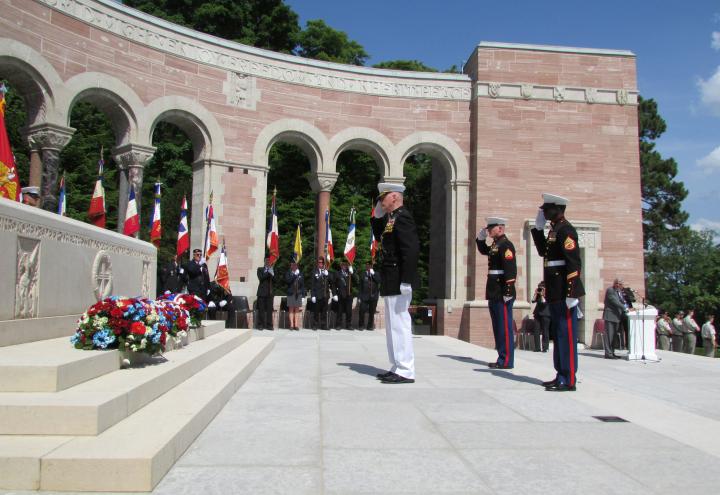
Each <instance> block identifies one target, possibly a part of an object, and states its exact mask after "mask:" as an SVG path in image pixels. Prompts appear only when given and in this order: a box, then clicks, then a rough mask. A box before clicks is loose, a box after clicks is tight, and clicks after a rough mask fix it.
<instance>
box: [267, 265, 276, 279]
mask: <svg viewBox="0 0 720 495" xmlns="http://www.w3.org/2000/svg"><path fill="white" fill-rule="evenodd" d="M268 272H270V275H272V276H273V277H274V276H275V270H273V267H270V268H268Z"/></svg>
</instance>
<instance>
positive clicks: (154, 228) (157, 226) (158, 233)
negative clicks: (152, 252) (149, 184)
mask: <svg viewBox="0 0 720 495" xmlns="http://www.w3.org/2000/svg"><path fill="white" fill-rule="evenodd" d="M160 184H161V183H160V182H156V183H155V209H154V210H153V216H152V220H151V222H150V242H152V243H153V244H154V245H155V247H158V248H159V247H160V240H161V239H162V224H161V222H160Z"/></svg>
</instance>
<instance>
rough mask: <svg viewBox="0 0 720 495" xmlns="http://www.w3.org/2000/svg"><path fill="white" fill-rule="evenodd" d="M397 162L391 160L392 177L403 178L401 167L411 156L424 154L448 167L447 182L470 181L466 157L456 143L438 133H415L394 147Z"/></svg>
mask: <svg viewBox="0 0 720 495" xmlns="http://www.w3.org/2000/svg"><path fill="white" fill-rule="evenodd" d="M396 149H397V150H398V156H397V160H393V162H392V165H393V167H394V168H393V170H392V176H393V177H403V176H404V174H403V170H402V167H403V165H404V164H405V160H407V159H408V158H409V157H410V156H411V155H414V154H415V153H426V154H428V155H430V156H432V157H433V158H437V159H439V160H440V162H441V163H442V164H443V165H444V166H446V167H448V168H447V171H448V172H450V175H449V177H448V178H449V180H451V181H458V180H460V181H466V180H469V179H470V168H469V166H468V161H467V157H466V156H465V153H464V152H463V150H462V149H461V148H460V146H458V144H457V142H455V141H454V140H453V139H450V138H449V137H447V136H445V135H444V134H440V133H438V132H416V133H414V134H411V135H409V136H408V137H406V138H405V139H403V140H402V141H400V142H399V143H398V144H397V145H396Z"/></svg>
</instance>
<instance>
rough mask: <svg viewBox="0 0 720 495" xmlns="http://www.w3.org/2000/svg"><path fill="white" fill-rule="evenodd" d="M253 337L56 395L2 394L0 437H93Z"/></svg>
mask: <svg viewBox="0 0 720 495" xmlns="http://www.w3.org/2000/svg"><path fill="white" fill-rule="evenodd" d="M220 323H222V322H220ZM251 335H252V331H251V330H235V329H233V330H224V331H222V332H219V333H217V334H215V335H212V336H211V337H210V338H206V339H203V340H198V341H197V342H194V343H193V344H191V345H189V346H187V347H184V348H182V349H181V350H178V351H175V352H168V353H166V354H165V355H164V356H162V357H160V356H158V357H155V358H153V362H151V363H148V364H147V365H145V366H142V367H134V368H128V369H118V370H116V371H113V372H111V373H108V374H106V375H103V376H100V377H98V378H94V379H92V380H88V381H86V382H83V383H80V384H79V385H76V386H74V387H72V388H69V389H66V390H61V391H59V392H2V393H0V434H2V435H97V434H98V433H100V432H102V431H104V430H105V429H107V428H109V427H110V426H112V425H114V424H116V423H117V422H119V421H121V420H123V419H124V418H126V417H128V416H129V415H131V414H133V413H134V412H135V411H137V410H139V409H140V408H142V407H143V406H144V405H146V404H148V403H149V402H151V401H153V400H154V399H156V398H158V397H159V396H161V395H162V394H164V393H166V392H167V391H168V390H171V389H172V388H173V387H175V386H177V385H178V384H180V383H182V382H183V381H185V380H187V379H188V378H190V377H191V376H193V375H194V374H195V373H198V372H199V371H201V370H202V369H204V368H205V367H207V366H208V365H210V364H212V363H213V362H215V361H216V360H218V359H220V358H221V357H222V356H224V355H225V354H227V353H228V352H230V351H231V350H233V349H234V348H236V347H238V346H239V345H240V344H242V343H243V342H245V341H247V340H248V339H249V338H250V337H251ZM88 352H89V351H88Z"/></svg>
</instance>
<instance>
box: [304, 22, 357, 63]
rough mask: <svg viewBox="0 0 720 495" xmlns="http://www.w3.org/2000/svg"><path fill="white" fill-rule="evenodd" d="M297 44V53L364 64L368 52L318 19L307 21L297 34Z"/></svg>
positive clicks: (314, 57) (329, 60)
mask: <svg viewBox="0 0 720 495" xmlns="http://www.w3.org/2000/svg"><path fill="white" fill-rule="evenodd" d="M298 45H299V47H298V50H297V54H298V55H300V56H301V57H307V58H313V59H316V60H325V61H327V62H339V63H342V64H352V65H365V61H366V60H367V58H368V54H367V53H366V52H365V49H364V48H363V47H362V46H361V45H360V44H359V43H357V42H356V41H353V40H351V39H349V38H348V35H347V34H346V33H344V32H343V31H338V30H336V29H333V28H331V27H330V26H328V25H327V24H325V21H323V20H320V19H316V20H314V21H308V22H307V24H306V26H305V29H304V30H303V31H302V32H301V33H300V35H299V36H298Z"/></svg>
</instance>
